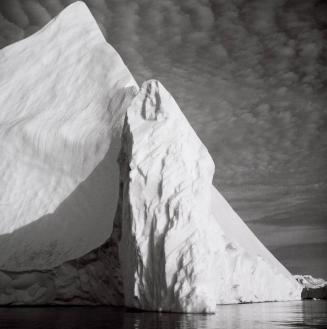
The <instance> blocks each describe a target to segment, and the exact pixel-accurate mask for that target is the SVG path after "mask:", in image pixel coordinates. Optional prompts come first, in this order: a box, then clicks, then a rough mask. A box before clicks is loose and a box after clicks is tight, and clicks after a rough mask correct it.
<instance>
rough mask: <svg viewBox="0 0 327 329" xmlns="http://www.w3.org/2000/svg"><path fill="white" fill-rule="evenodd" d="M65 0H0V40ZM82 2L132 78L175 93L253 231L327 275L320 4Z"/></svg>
mask: <svg viewBox="0 0 327 329" xmlns="http://www.w3.org/2000/svg"><path fill="white" fill-rule="evenodd" d="M71 2H73V1H71V0H65V1H59V0H42V1H36V0H35V1H34V0H31V1H23V0H21V1H19V0H10V1H9V0H2V1H1V2H0V47H3V46H5V45H8V44H10V43H12V42H14V41H17V40H19V39H22V38H24V37H26V36H28V35H30V34H31V33H33V32H35V31H36V30H38V29H39V28H40V27H42V26H43V25H44V24H46V23H47V22H48V21H49V20H50V19H51V18H52V17H53V16H55V15H56V14H58V13H59V12H60V11H61V10H62V9H63V8H64V7H65V6H66V5H68V4H69V3H71ZM86 3H87V4H88V6H89V7H90V9H91V11H92V13H93V15H94V16H95V18H96V20H97V22H98V23H99V25H100V28H101V29H102V31H103V33H104V34H105V36H106V38H107V40H108V41H109V42H110V43H111V44H112V45H113V46H115V47H116V49H117V50H118V52H119V53H120V55H121V56H122V57H123V59H124V60H125V62H126V64H127V66H128V67H129V68H130V70H131V71H132V72H133V73H134V76H135V78H136V79H137V80H138V82H139V83H141V82H142V81H143V80H146V79H149V78H156V79H159V80H161V81H162V83H163V84H164V85H165V86H166V87H167V89H168V90H170V91H171V93H172V94H173V95H174V97H175V98H176V100H177V102H178V103H179V105H180V107H181V108H182V109H183V111H184V113H185V115H186V116H187V118H188V119H189V120H190V122H191V124H192V126H193V127H194V128H195V130H196V131H197V133H198V134H199V136H200V137H201V139H202V140H203V142H204V143H205V144H206V145H207V147H208V149H209V151H210V153H211V154H212V156H213V159H214V161H215V163H216V175H215V184H216V186H217V187H218V188H219V189H220V190H221V192H222V193H223V194H224V195H225V197H226V198H227V199H228V200H229V201H230V202H231V204H232V206H233V207H234V208H235V209H236V210H237V211H238V213H239V214H240V215H241V216H242V217H243V218H244V220H245V221H246V222H247V223H248V224H249V225H250V227H251V228H252V229H253V230H254V231H255V233H256V234H257V235H258V236H259V238H260V239H261V240H262V241H263V242H264V243H265V244H266V245H267V246H268V247H269V248H270V249H271V250H272V251H274V250H275V253H276V255H277V256H278V258H279V259H280V260H281V261H282V262H283V263H284V264H285V265H286V266H287V267H288V268H289V269H290V270H291V271H292V272H297V273H311V274H313V275H316V276H325V277H327V265H326V263H327V262H326V261H325V260H326V256H325V255H326V252H327V222H326V217H327V205H326V201H325V200H326V195H327V169H326V168H327V167H326V157H327V138H326V137H327V136H326V134H327V111H326V104H327V89H326V87H327V85H326V80H327V49H326V47H327V46H326V45H327V42H326V41H327V40H326V35H327V34H326V31H327V5H326V3H325V1H322V0H321V1H291V0H289V1H286V0H278V1H269V0H265V1H262V0H254V1H242V0H233V1H227V0H217V1H209V0H204V1H193V0H183V1H180V0H178V1H177V0H175V1H174V0H165V1H164V0H162V1H147V0H134V1H115V0H108V1H105V0H98V1H95V0H92V1H91V0H90V1H86ZM310 250H311V252H310ZM309 255H310V256H309ZM300 258H301V259H302V261H299V259H300Z"/></svg>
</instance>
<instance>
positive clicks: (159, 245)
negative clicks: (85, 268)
mask: <svg viewBox="0 0 327 329" xmlns="http://www.w3.org/2000/svg"><path fill="white" fill-rule="evenodd" d="M122 140H123V142H122V154H121V158H122V159H123V160H122V164H121V167H122V168H121V173H122V174H121V175H122V176H121V181H122V184H123V196H122V215H121V218H122V219H123V220H122V223H121V230H122V233H121V239H120V242H119V253H120V254H119V258H120V262H121V266H122V280H123V286H124V296H125V305H127V306H128V307H132V308H140V309H144V310H161V311H174V312H196V313H211V312H214V310H215V307H216V304H228V303H244V302H263V301H282V300H285V301H286V300H296V299H300V293H301V288H300V286H299V284H298V283H297V282H296V280H294V278H293V277H292V275H291V274H290V273H289V272H288V271H287V270H286V268H285V267H283V266H282V265H281V264H280V263H279V262H278V261H277V259H276V258H274V256H273V255H272V254H271V253H270V252H269V251H268V250H267V249H266V248H265V247H264V246H263V245H262V244H261V243H260V241H259V240H258V239H257V238H256V237H255V235H254V234H253V233H252V232H251V231H250V230H249V229H248V228H247V226H246V225H245V224H244V222H243V221H242V220H241V219H240V218H239V217H238V215H237V214H236V213H235V212H234V211H233V210H232V208H231V207H230V206H229V205H228V203H227V201H226V200H225V199H224V198H223V197H222V195H221V194H220V193H219V192H218V191H217V190H216V189H215V188H214V187H213V185H212V178H213V174H214V163H213V160H212V159H211V157H210V155H209V153H208V151H207V149H206V148H205V146H204V145H203V144H202V142H201V141H200V139H199V138H198V137H197V135H196V133H195V132H194V130H193V129H192V127H191V126H190V125H189V123H188V121H187V119H186V118H185V116H184V115H183V114H182V112H181V110H180V109H179V107H178V105H177V104H176V102H175V101H174V99H173V97H172V96H171V95H170V94H169V93H168V91H167V90H166V89H165V88H164V87H163V86H162V85H161V84H160V82H158V81H156V80H150V81H147V82H144V83H143V85H142V87H141V89H140V91H139V93H138V94H137V95H136V96H135V98H134V99H133V101H132V103H131V105H130V107H129V108H128V109H127V114H126V119H125V126H124V130H123V137H122Z"/></svg>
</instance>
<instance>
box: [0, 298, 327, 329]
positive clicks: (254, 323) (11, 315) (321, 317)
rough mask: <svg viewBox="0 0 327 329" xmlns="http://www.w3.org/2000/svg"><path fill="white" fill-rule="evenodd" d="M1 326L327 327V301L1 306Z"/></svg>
mask: <svg viewBox="0 0 327 329" xmlns="http://www.w3.org/2000/svg"><path fill="white" fill-rule="evenodd" d="M0 328H1V329H2V328H5V329H13V328H15V329H17V328H19V329H43V328H44V329H73V328H74V329H75V328H76V329H84V328H87V329H102V328H103V329H106V328H110V329H120V328H124V329H130V328H133V329H156V328H159V329H193V328H194V329H201V328H203V329H220V328H221V329H229V328H231V329H232V328H237V329H239V328H241V329H243V328H244V329H270V328H327V301H302V302H300V301H299V302H284V303H260V304H243V305H223V306H218V307H217V313H216V314H215V315H197V314H187V315H183V314H168V313H161V314H160V313H151V312H148V313H143V312H139V313H138V312H126V311H125V310H123V309H120V308H110V307H21V308H20V307H4V308H0Z"/></svg>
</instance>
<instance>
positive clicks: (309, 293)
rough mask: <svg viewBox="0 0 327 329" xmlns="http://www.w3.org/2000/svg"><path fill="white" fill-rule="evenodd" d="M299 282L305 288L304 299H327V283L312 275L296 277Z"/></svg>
mask: <svg viewBox="0 0 327 329" xmlns="http://www.w3.org/2000/svg"><path fill="white" fill-rule="evenodd" d="M294 277H295V279H296V280H297V282H299V283H300V284H301V286H302V287H303V290H302V293H301V297H302V298H303V299H327V281H325V280H324V279H320V278H314V277H313V276H311V275H294Z"/></svg>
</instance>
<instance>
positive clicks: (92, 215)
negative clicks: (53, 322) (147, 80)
mask: <svg viewBox="0 0 327 329" xmlns="http://www.w3.org/2000/svg"><path fill="white" fill-rule="evenodd" d="M135 89H137V85H136V82H135V81H134V78H133V77H132V75H131V74H130V72H129V71H128V69H127V68H126V66H125V65H124V63H123V61H122V60H121V58H120V56H119V55H118V53H117V52H116V51H115V50H114V49H113V48H112V47H111V46H110V45H109V44H108V43H107V42H106V41H105V39H104V37H103V35H102V33H101V31H100V29H99V27H98V25H97V23H96V22H95V20H94V18H93V16H92V15H91V13H90V11H89V9H88V8H87V7H86V5H85V4H84V3H83V2H76V3H74V4H72V5H71V6H69V7H67V8H66V9H65V10H64V11H63V12H62V13H61V14H60V15H59V16H57V17H56V18H55V19H53V20H52V21H51V22H50V23H49V24H47V25H46V26H45V27H44V28H43V29H42V30H41V31H39V32H38V33H36V34H34V35H32V36H31V37H29V38H27V39H25V40H22V41H20V42H17V43H15V44H13V45H10V46H8V47H6V48H4V49H2V50H1V51H0V159H1V161H0V250H1V252H0V268H3V269H7V270H29V269H35V268H38V269H46V268H49V267H53V266H57V265H60V264H62V263H63V262H64V261H66V260H69V259H73V258H76V257H79V256H81V255H83V254H85V253H87V252H89V251H90V250H92V249H94V248H95V247H98V246H99V245H100V244H101V243H103V242H104V241H105V240H106V239H107V238H108V235H110V232H111V227H112V222H113V218H114V214H115V210H116V205H117V200H118V179H119V178H118V177H119V168H118V165H117V162H116V158H117V154H118V152H119V149H120V132H121V125H122V122H123V117H124V113H125V111H126V107H127V106H128V105H129V101H130V99H131V97H132V96H133V95H134V94H135ZM110 143H111V147H110V150H109V145H110Z"/></svg>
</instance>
